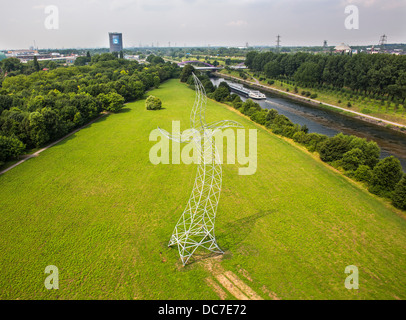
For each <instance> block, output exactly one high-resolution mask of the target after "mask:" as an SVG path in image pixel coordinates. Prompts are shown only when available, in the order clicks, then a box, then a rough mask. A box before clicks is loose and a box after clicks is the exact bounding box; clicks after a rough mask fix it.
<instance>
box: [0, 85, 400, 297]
mask: <svg viewBox="0 0 406 320" xmlns="http://www.w3.org/2000/svg"><path fill="white" fill-rule="evenodd" d="M150 93H151V94H153V95H155V96H158V97H159V98H161V99H162V101H163V107H164V108H165V109H163V110H160V111H147V110H145V106H144V103H145V101H144V100H141V101H137V102H134V103H130V104H128V105H127V106H126V107H125V108H124V109H123V110H122V111H121V112H120V113H118V114H112V115H109V116H106V117H103V118H101V119H100V120H98V121H96V122H95V123H93V124H91V125H90V126H89V127H86V128H85V129H83V130H81V131H79V132H77V133H75V134H74V135H72V136H71V137H69V138H67V139H66V140H64V141H62V142H61V143H59V144H57V145H55V146H53V147H51V148H50V149H48V150H46V151H44V152H43V153H41V155H40V156H38V157H36V158H33V159H30V160H28V161H26V162H25V163H23V164H21V165H20V166H18V167H16V168H14V169H12V170H11V171H9V172H7V173H5V174H3V175H1V176H0V191H1V192H0V235H1V236H0V298H1V299H219V297H222V298H225V299H232V298H234V296H233V294H231V293H229V292H227V290H226V289H225V288H224V286H221V282H220V280H219V279H221V277H219V274H220V273H222V272H223V273H224V272H225V273H227V272H228V274H229V273H230V272H232V273H233V274H234V275H236V276H237V277H238V278H239V279H240V281H243V282H244V283H245V284H246V285H247V286H249V287H250V288H251V289H252V290H253V291H255V292H256V294H257V295H259V296H260V297H262V298H264V299H271V298H275V297H278V298H280V299H398V298H399V299H405V298H406V274H405V272H404V271H405V269H406V221H405V219H404V217H402V215H401V214H400V213H399V212H396V211H395V209H392V208H391V207H390V206H389V205H387V204H385V203H384V202H383V201H381V200H379V199H377V198H376V197H374V196H373V195H371V194H369V193H368V192H367V191H365V190H363V189H362V188H361V187H359V186H358V185H356V184H355V183H353V182H351V181H350V180H348V179H347V178H345V177H343V176H342V175H340V174H339V173H336V172H335V171H334V170H332V169H330V168H329V167H327V166H326V165H325V164H323V163H322V162H320V161H317V160H316V159H315V157H313V156H312V155H311V154H309V153H307V152H305V151H303V150H302V149H300V148H298V147H296V146H294V145H292V144H291V143H290V142H288V141H286V140H284V139H281V138H279V137H277V136H275V135H273V134H271V133H269V132H267V131H266V130H264V129H262V128H260V127H257V126H256V125H254V124H253V123H252V122H250V121H249V120H247V119H246V118H244V117H242V116H240V115H239V114H237V113H236V112H233V111H231V110H230V109H229V108H228V107H227V106H225V105H222V104H219V103H216V102H213V101H211V100H209V101H208V105H207V108H208V109H207V112H206V119H207V121H208V122H211V121H215V120H223V119H230V120H236V121H239V122H240V123H242V124H243V125H244V126H245V128H247V129H248V128H258V170H257V172H256V174H254V175H251V176H239V175H238V167H239V166H238V165H228V164H225V165H223V187H222V194H221V198H220V204H219V208H218V216H217V225H216V235H217V240H218V244H219V245H220V247H222V248H223V250H225V251H226V253H225V254H224V255H223V256H221V258H220V259H219V258H209V259H201V260H198V261H195V262H193V263H191V264H190V265H187V266H186V267H182V266H181V263H180V259H179V255H178V252H177V249H174V248H168V247H167V243H168V241H169V238H170V236H171V233H172V230H173V228H174V226H175V224H176V222H177V220H178V218H179V216H180V214H181V212H182V210H183V208H184V207H185V205H186V203H187V200H188V197H189V193H190V191H191V189H192V185H193V181H194V176H195V170H196V165H184V164H178V165H153V164H151V163H150V161H149V149H150V148H151V147H152V146H153V145H154V144H155V142H150V141H149V139H148V137H149V134H150V132H151V130H153V129H155V128H156V127H157V126H160V127H162V128H164V129H166V130H168V131H169V130H171V120H180V121H181V129H182V130H184V129H186V128H187V127H188V126H189V114H190V110H191V107H192V105H193V102H194V92H193V91H192V90H190V89H189V88H187V87H186V86H185V85H184V84H181V83H179V82H178V80H171V81H168V82H165V83H163V84H162V85H161V88H159V89H156V90H153V91H152V92H150ZM200 252H201V253H205V252H204V251H200ZM47 265H55V266H57V267H58V268H59V289H58V290H47V289H45V287H44V280H45V278H46V276H47V274H44V270H45V267H46V266H47ZM348 265H355V266H357V267H358V269H359V289H358V290H347V289H346V288H345V286H344V281H345V278H346V277H347V276H348V274H345V273H344V270H345V267H346V266H348ZM210 266H211V267H210ZM216 270H217V271H216ZM218 270H220V271H218ZM213 283H214V284H215V285H213ZM216 286H217V287H216ZM215 288H220V289H222V290H223V293H225V294H223V295H222V294H221V291H220V293H219V290H218V289H217V290H216V289H215Z"/></svg>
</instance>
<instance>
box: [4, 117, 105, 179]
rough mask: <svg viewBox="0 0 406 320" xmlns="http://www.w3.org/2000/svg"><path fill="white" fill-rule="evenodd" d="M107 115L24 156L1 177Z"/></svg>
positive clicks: (5, 170)
mask: <svg viewBox="0 0 406 320" xmlns="http://www.w3.org/2000/svg"><path fill="white" fill-rule="evenodd" d="M107 114H108V113H107V112H106V113H103V114H101V115H100V116H98V117H97V118H96V119H93V120H92V121H90V122H88V123H86V124H85V125H83V126H81V127H80V128H77V129H76V130H74V131H72V132H70V133H68V134H67V135H66V136H64V137H62V138H60V139H58V140H56V141H54V142H52V143H51V144H49V145H47V146H46V147H44V148H42V149H40V150H38V151H37V152H34V153H33V154H28V155H24V159H22V160H20V161H18V162H17V163H15V164H13V165H12V166H10V167H8V168H7V169H4V170H3V171H0V175H2V174H3V173H6V172H7V171H9V170H11V169H13V168H15V167H17V166H19V165H20V164H22V163H23V162H25V161H27V160H28V159H31V158H35V157H38V156H39V154H40V153H41V152H42V151H45V150H46V149H48V148H51V147H52V146H54V145H56V144H57V143H59V142H61V141H62V140H65V139H66V138H68V137H70V136H71V135H72V134H75V133H76V132H78V131H80V130H82V129H83V128H85V127H87V126H88V125H90V124H92V123H93V122H95V121H97V120H99V119H100V118H101V117H104V116H105V115H107Z"/></svg>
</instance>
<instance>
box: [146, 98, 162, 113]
mask: <svg viewBox="0 0 406 320" xmlns="http://www.w3.org/2000/svg"><path fill="white" fill-rule="evenodd" d="M145 107H146V108H147V110H160V109H162V101H161V99H159V98H157V97H154V96H149V97H148V98H147V100H146V101H145Z"/></svg>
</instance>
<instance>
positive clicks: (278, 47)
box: [276, 34, 281, 53]
mask: <svg viewBox="0 0 406 320" xmlns="http://www.w3.org/2000/svg"><path fill="white" fill-rule="evenodd" d="M280 49H281V36H280V35H279V34H278V35H277V36H276V52H277V53H279V51H280Z"/></svg>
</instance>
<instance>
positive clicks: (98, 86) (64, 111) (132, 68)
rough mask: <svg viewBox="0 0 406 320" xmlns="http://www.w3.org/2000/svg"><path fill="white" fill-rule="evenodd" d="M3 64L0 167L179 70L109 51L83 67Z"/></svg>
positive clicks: (118, 106)
mask: <svg viewBox="0 0 406 320" xmlns="http://www.w3.org/2000/svg"><path fill="white" fill-rule="evenodd" d="M87 58H88V57H87ZM11 59H13V58H11ZM8 60H9V59H5V60H3V61H1V63H0V68H1V70H2V76H1V77H0V79H1V87H0V165H1V164H2V163H3V162H5V161H7V160H11V159H15V158H17V157H18V156H19V155H20V154H22V153H24V151H25V150H26V149H31V148H34V147H40V146H43V145H44V144H47V143H49V142H51V141H54V140H56V139H58V138H60V137H62V136H64V135H66V134H67V133H69V132H70V131H72V130H73V129H75V128H77V127H79V126H81V125H83V124H85V123H87V122H88V121H90V120H91V119H93V118H95V117H97V116H98V115H99V114H100V112H102V111H110V112H117V111H119V110H120V109H121V108H122V107H123V106H124V103H125V102H128V101H133V100H136V99H140V98H142V97H143V95H144V93H145V92H146V90H148V89H150V88H152V87H158V86H159V84H160V83H161V82H162V81H164V80H167V79H169V78H172V77H178V76H179V72H180V70H179V67H178V66H177V65H176V64H171V63H162V61H161V60H159V61H156V62H157V63H156V64H154V63H153V62H152V63H151V64H149V65H148V66H145V65H140V64H138V63H137V62H136V61H128V60H125V59H120V58H117V57H115V56H114V55H112V54H110V53H103V54H100V55H94V56H92V57H91V61H90V63H89V65H86V66H79V67H77V66H72V67H61V68H56V69H54V70H49V71H39V72H32V73H31V74H29V75H27V74H25V72H24V67H22V66H21V65H20V64H19V62H18V63H16V61H14V60H12V64H10V61H8ZM6 68H7V69H6ZM6 73H7V76H6Z"/></svg>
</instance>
